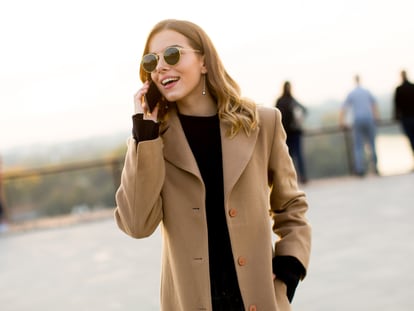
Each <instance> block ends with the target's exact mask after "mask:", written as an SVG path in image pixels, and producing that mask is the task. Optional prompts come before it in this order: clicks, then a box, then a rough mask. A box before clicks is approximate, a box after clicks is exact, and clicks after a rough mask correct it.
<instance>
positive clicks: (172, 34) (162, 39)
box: [148, 30, 189, 53]
mask: <svg viewBox="0 0 414 311" xmlns="http://www.w3.org/2000/svg"><path fill="white" fill-rule="evenodd" d="M172 45H178V46H183V47H189V42H188V39H187V38H186V37H185V36H184V35H182V34H180V33H178V32H176V31H174V30H162V31H160V32H159V33H157V34H155V35H154V36H153V37H152V38H151V40H150V41H149V44H148V49H149V51H150V52H156V53H158V52H161V51H163V50H164V49H165V48H166V47H169V46H172Z"/></svg>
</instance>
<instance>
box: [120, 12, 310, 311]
mask: <svg viewBox="0 0 414 311" xmlns="http://www.w3.org/2000/svg"><path fill="white" fill-rule="evenodd" d="M140 77H141V80H142V82H143V85H142V86H141V87H140V88H139V89H138V91H137V93H136V94H135V96H134V105H135V114H134V115H133V117H132V120H133V125H132V137H130V138H129V140H128V143H127V144H128V149H127V152H126V157H125V163H124V167H123V170H122V177H121V185H120V187H119V188H118V191H117V193H116V202H117V207H116V209H115V219H116V222H117V224H118V226H119V228H120V229H121V230H122V231H124V232H125V233H126V234H128V235H130V236H131V237H134V238H145V237H148V236H150V235H151V234H153V233H154V231H155V230H156V229H157V228H158V226H159V225H161V229H162V230H161V232H162V241H163V242H162V247H163V251H162V273H161V310H165V311H172V310H213V311H232V310H234V311H243V310H246V311H248V310H278V311H288V310H290V309H291V308H290V303H289V302H290V301H292V299H293V295H294V293H295V289H296V286H297V285H298V283H299V281H300V280H302V279H303V278H304V277H305V275H306V271H307V267H308V263H309V256H310V245H311V228H310V225H309V224H308V222H307V220H306V218H305V214H306V211H307V210H308V203H307V199H306V196H305V193H304V192H303V191H301V190H299V188H298V183H297V181H296V172H295V168H294V166H293V163H292V160H291V158H290V157H289V154H288V150H287V147H286V144H285V138H286V135H285V132H284V130H283V126H282V123H281V115H280V112H279V110H277V109H275V108H272V107H263V106H258V105H256V104H255V103H254V102H253V101H251V100H249V99H246V98H242V97H241V95H240V89H239V86H238V84H237V83H236V82H235V81H234V80H233V79H232V78H231V77H230V75H229V74H228V73H227V71H226V70H225V68H224V66H223V64H222V62H221V60H220V58H219V55H218V53H217V51H216V49H215V47H214V46H213V43H212V42H211V40H210V38H209V37H208V36H207V34H206V33H205V32H204V31H203V30H202V29H201V28H200V27H199V26H197V25H195V24H193V23H191V22H188V21H181V20H164V21H161V22H159V23H158V24H157V25H155V27H154V28H153V29H152V31H151V32H150V34H149V36H148V38H147V42H146V44H145V47H144V53H143V58H142V61H141V67H140ZM150 83H151V85H152V87H154V86H155V87H156V88H157V89H158V90H159V91H160V93H161V97H159V98H158V99H157V100H156V103H155V105H153V107H154V108H153V109H150V107H151V105H149V104H147V103H146V100H144V98H147V99H149V98H153V97H154V96H152V95H153V94H155V93H156V90H154V88H152V87H151V86H150ZM149 94H152V95H151V96H149ZM155 98H156V97H155ZM149 102H150V101H149ZM269 215H270V216H271V218H269ZM271 219H272V220H273V227H272V225H271V224H270V222H269V220H271ZM272 228H273V231H274V233H275V234H276V235H277V236H278V239H277V242H276V244H275V246H274V247H272V244H273V241H272V232H271V229H272Z"/></svg>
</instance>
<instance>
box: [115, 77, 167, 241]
mask: <svg viewBox="0 0 414 311" xmlns="http://www.w3.org/2000/svg"><path fill="white" fill-rule="evenodd" d="M146 89H147V84H144V86H143V87H142V88H141V89H140V90H139V91H138V92H137V94H136V95H135V99H134V104H135V115H134V116H133V117H132V120H133V130H132V135H133V139H132V138H130V139H129V140H128V149H127V153H126V157H125V163H124V167H123V169H122V175H121V184H120V186H119V188H118V190H117V192H116V195H115V199H116V204H117V207H116V209H115V219H116V222H117V224H118V226H119V228H120V229H121V230H122V231H124V232H125V233H127V234H128V235H130V236H132V237H135V238H140V237H146V236H149V235H150V234H152V233H153V232H154V231H155V229H156V228H157V226H158V224H159V223H160V221H161V219H162V217H163V212H162V200H161V189H162V185H163V182H164V174H165V164H164V157H163V152H162V140H161V138H159V137H158V136H159V133H158V131H159V126H158V123H156V122H155V121H156V119H157V111H158V108H155V109H154V112H153V114H152V115H151V114H148V113H146V111H145V107H144V105H143V103H142V101H141V99H142V96H143V94H145V92H146Z"/></svg>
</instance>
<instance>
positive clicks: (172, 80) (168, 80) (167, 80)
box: [161, 78, 178, 85]
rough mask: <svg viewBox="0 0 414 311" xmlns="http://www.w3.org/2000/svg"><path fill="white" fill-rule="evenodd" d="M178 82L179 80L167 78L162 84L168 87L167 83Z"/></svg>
mask: <svg viewBox="0 0 414 311" xmlns="http://www.w3.org/2000/svg"><path fill="white" fill-rule="evenodd" d="M177 80H178V78H167V79H165V80H162V81H161V83H162V85H166V84H167V83H170V82H174V81H177Z"/></svg>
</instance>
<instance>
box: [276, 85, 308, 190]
mask: <svg viewBox="0 0 414 311" xmlns="http://www.w3.org/2000/svg"><path fill="white" fill-rule="evenodd" d="M291 89H292V87H291V84H290V82H289V81H285V82H284V84H283V91H282V95H281V96H280V97H279V98H278V99H277V101H276V105H275V106H276V108H278V109H279V110H280V112H281V113H282V124H283V127H284V128H285V131H286V135H287V138H286V144H287V145H288V147H289V154H290V156H291V157H292V159H293V162H294V164H295V166H296V170H297V172H298V177H299V181H300V182H301V183H306V182H307V181H308V178H307V175H306V169H305V160H304V157H303V148H302V135H303V125H302V124H303V120H304V117H305V116H306V114H307V110H306V108H305V107H304V106H303V105H301V104H300V103H299V102H298V101H297V100H296V99H295V98H294V97H293V96H292V91H291Z"/></svg>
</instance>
